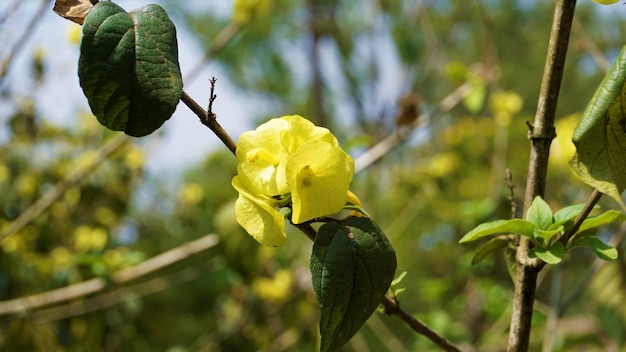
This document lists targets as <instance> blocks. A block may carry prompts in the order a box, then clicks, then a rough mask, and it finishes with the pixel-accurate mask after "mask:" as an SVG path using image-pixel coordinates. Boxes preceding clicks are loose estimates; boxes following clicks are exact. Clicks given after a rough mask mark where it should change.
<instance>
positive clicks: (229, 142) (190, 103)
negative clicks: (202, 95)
mask: <svg viewBox="0 0 626 352" xmlns="http://www.w3.org/2000/svg"><path fill="white" fill-rule="evenodd" d="M180 100H182V101H183V103H185V105H187V107H189V109H191V111H193V112H194V113H195V114H196V116H198V117H199V118H200V122H202V124H203V125H205V126H207V127H208V128H209V129H211V131H213V133H215V135H216V136H217V137H218V138H219V139H220V140H221V141H222V143H224V145H225V146H226V147H227V148H228V149H229V150H230V151H231V152H233V154H235V150H236V149H237V144H236V143H235V142H234V141H233V139H232V138H231V137H230V135H228V133H227V132H226V130H224V128H222V126H221V125H220V124H219V122H217V119H216V118H215V117H214V116H209V113H208V112H207V111H206V110H204V108H203V107H202V106H200V104H198V103H197V102H196V101H195V100H193V98H191V97H190V96H189V94H187V93H185V92H183V95H182V97H181V98H180Z"/></svg>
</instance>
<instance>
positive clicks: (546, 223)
mask: <svg viewBox="0 0 626 352" xmlns="http://www.w3.org/2000/svg"><path fill="white" fill-rule="evenodd" d="M526 220H527V221H530V222H532V223H533V224H535V226H536V228H537V229H541V230H546V229H548V228H549V227H550V225H552V222H553V219H552V209H550V206H549V205H548V203H546V201H544V200H543V199H542V198H541V197H539V196H537V197H535V199H533V202H532V203H531V204H530V207H528V211H527V212H526Z"/></svg>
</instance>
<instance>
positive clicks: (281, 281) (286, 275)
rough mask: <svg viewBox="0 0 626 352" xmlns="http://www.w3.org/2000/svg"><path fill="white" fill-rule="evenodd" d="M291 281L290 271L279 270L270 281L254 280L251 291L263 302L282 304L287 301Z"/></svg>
mask: <svg viewBox="0 0 626 352" xmlns="http://www.w3.org/2000/svg"><path fill="white" fill-rule="evenodd" d="M293 281H294V279H293V275H292V274H291V271H289V270H285V269H281V270H278V271H277V272H276V274H274V278H272V279H269V278H264V277H259V278H256V279H255V280H254V282H253V283H252V290H253V291H254V293H256V294H257V296H259V297H260V298H261V299H263V300H266V301H270V302H275V303H279V302H284V301H285V300H287V299H289V293H290V292H291V286H292V285H293Z"/></svg>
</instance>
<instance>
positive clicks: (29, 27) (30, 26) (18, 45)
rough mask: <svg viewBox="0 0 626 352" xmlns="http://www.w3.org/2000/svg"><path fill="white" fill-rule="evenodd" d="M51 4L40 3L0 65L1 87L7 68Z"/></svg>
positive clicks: (47, 1) (48, 1) (48, 0)
mask: <svg viewBox="0 0 626 352" xmlns="http://www.w3.org/2000/svg"><path fill="white" fill-rule="evenodd" d="M50 2H52V0H46V1H42V2H41V6H40V7H39V9H38V10H37V12H36V13H35V15H34V16H33V18H32V19H31V20H30V23H29V24H28V25H27V26H26V27H25V30H24V33H22V36H21V37H20V38H19V39H18V40H17V41H16V45H15V46H14V47H13V49H12V50H11V52H10V53H9V55H8V56H7V58H6V59H5V60H4V61H3V62H2V64H1V65H0V85H2V83H3V81H4V78H5V76H6V74H7V73H8V72H9V67H10V66H11V64H12V63H13V61H15V60H14V59H15V57H17V54H18V53H19V52H20V50H21V49H22V48H23V47H24V45H25V44H26V43H28V37H30V36H31V35H32V34H33V33H35V29H36V28H37V24H39V23H42V22H43V21H41V17H42V16H43V14H44V12H45V11H46V10H47V9H48V3H50Z"/></svg>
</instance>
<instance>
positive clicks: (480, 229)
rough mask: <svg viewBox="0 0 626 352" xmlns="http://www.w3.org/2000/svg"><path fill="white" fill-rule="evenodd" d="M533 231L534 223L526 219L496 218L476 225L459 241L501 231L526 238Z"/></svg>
mask: <svg viewBox="0 0 626 352" xmlns="http://www.w3.org/2000/svg"><path fill="white" fill-rule="evenodd" d="M533 232H535V225H534V224H533V223H531V222H528V221H526V220H522V219H510V220H496V221H492V222H486V223H482V224H480V225H478V226H476V227H475V228H474V229H473V230H472V231H470V232H468V233H467V234H465V236H463V238H461V240H460V241H459V243H466V242H471V241H475V240H477V239H479V238H482V237H485V236H490V235H497V234H501V233H517V234H520V235H523V236H526V237H528V238H533Z"/></svg>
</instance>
